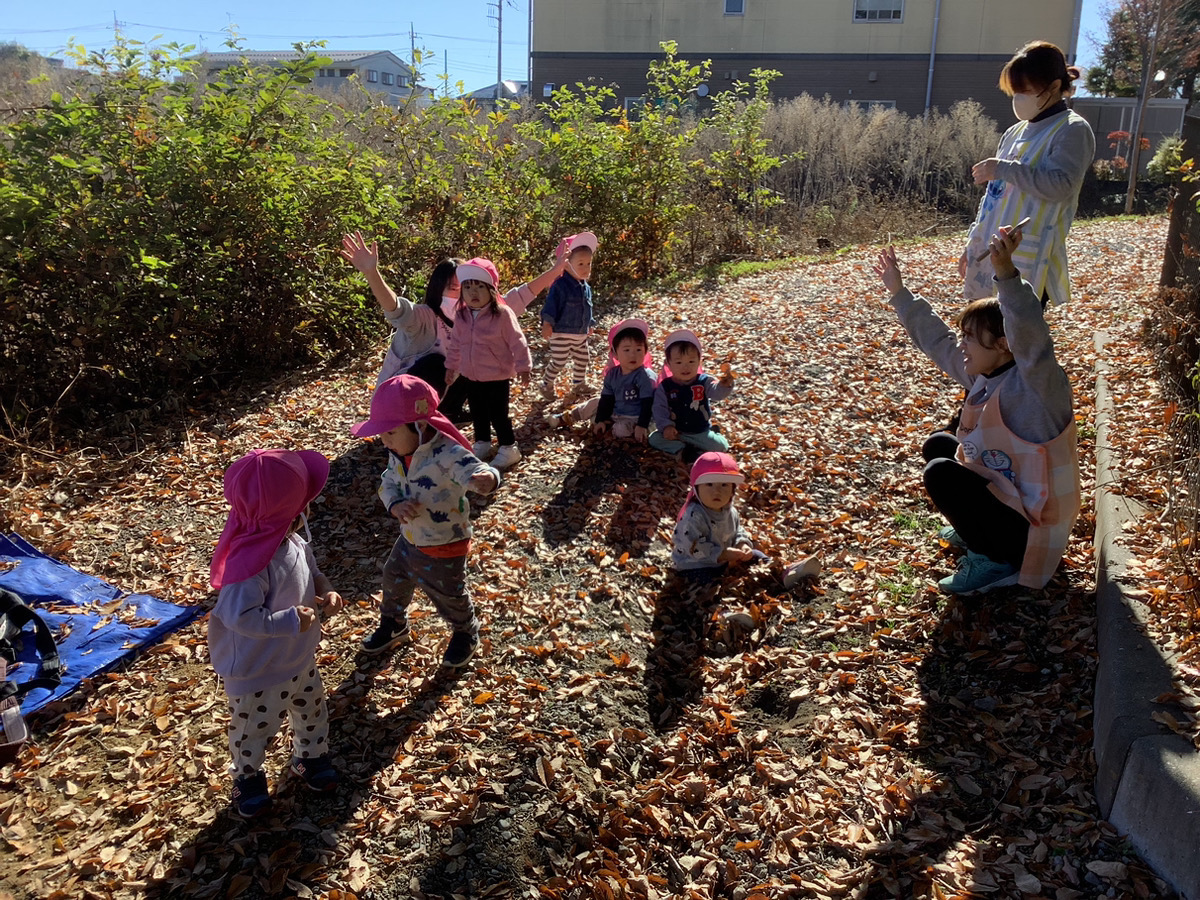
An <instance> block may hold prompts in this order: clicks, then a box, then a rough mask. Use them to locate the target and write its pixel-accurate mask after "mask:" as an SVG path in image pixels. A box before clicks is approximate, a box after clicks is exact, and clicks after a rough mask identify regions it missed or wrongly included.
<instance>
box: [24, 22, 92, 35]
mask: <svg viewBox="0 0 1200 900" xmlns="http://www.w3.org/2000/svg"><path fill="white" fill-rule="evenodd" d="M111 27H112V25H111V24H110V23H108V22H97V23H94V24H92V25H68V26H67V27H66V28H10V29H8V30H7V31H6V34H58V33H60V32H72V31H88V30H91V29H93V28H111Z"/></svg>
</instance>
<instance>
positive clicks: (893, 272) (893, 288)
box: [875, 247, 904, 296]
mask: <svg viewBox="0 0 1200 900" xmlns="http://www.w3.org/2000/svg"><path fill="white" fill-rule="evenodd" d="M875 274H876V275H878V276H879V277H880V278H881V279H882V280H883V286H884V287H885V288H887V289H888V292H889V293H890V294H892V295H893V296H894V295H896V294H898V293H900V291H902V290H904V277H903V276H902V275H901V274H900V264H899V263H898V262H896V248H895V247H884V248H883V249H882V250H880V251H879V258H878V259H877V260H876V261H875Z"/></svg>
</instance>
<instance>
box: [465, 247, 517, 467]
mask: <svg viewBox="0 0 1200 900" xmlns="http://www.w3.org/2000/svg"><path fill="white" fill-rule="evenodd" d="M499 280H500V279H499V276H498V275H497V274H496V267H495V266H494V265H492V263H491V261H490V260H486V259H480V258H476V259H472V260H471V261H470V262H466V263H463V264H462V265H461V266H459V267H458V281H459V285H460V288H459V290H460V291H461V294H462V296H461V297H460V299H459V301H458V309H457V311H456V312H455V314H454V330H453V331H452V332H451V334H450V344H449V346H448V347H447V349H446V383H447V384H450V385H453V384H454V382H455V381H456V380H457V379H459V378H465V379H466V380H467V389H466V395H467V402H468V403H469V404H470V406H471V422H472V424H473V426H474V429H475V443H474V445H472V447H471V450H472V452H474V454H475V455H476V456H477V457H479V458H480V459H487V457H488V456H489V455H490V454H491V449H492V428H493V426H494V427H495V429H496V439H497V440H498V441H499V442H500V449H499V450H497V451H496V458H495V460H494V461H493V462H494V463H495V465H496V468H498V469H506V468H508V467H509V466H512V465H514V464H516V463H517V461H518V460H520V458H521V451H520V450H519V449H518V448H517V439H516V436H515V435H514V434H513V426H512V418H511V417H510V416H509V413H508V400H509V387H510V385H511V384H512V379H513V377H514V376H518V377H520V379H521V382H522V383H523V384H525V383H528V382H529V372H530V370H531V369H532V368H533V360H532V358H531V357H530V355H529V344H528V343H526V341H525V334H524V332H522V331H521V327H520V326H519V325H518V324H517V317H516V314H514V313H513V311H512V310H511V309H509V308H508V307H507V306H504V305H502V304H501V303H500V294H499V291H498V290H497V288H496V285H497V284H498V283H499Z"/></svg>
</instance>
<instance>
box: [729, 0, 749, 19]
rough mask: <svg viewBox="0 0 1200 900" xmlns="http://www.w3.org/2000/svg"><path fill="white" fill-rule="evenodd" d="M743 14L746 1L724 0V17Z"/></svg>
mask: <svg viewBox="0 0 1200 900" xmlns="http://www.w3.org/2000/svg"><path fill="white" fill-rule="evenodd" d="M745 14H746V0H725V15H727V16H744V15H745Z"/></svg>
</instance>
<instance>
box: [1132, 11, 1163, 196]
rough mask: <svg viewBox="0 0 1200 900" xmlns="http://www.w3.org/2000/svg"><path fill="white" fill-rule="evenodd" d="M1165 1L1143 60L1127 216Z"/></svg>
mask: <svg viewBox="0 0 1200 900" xmlns="http://www.w3.org/2000/svg"><path fill="white" fill-rule="evenodd" d="M1162 8H1163V0H1157V2H1156V3H1155V5H1154V31H1153V32H1152V33H1151V35H1150V53H1149V54H1148V55H1147V58H1146V59H1145V60H1143V65H1144V67H1145V71H1144V72H1143V73H1142V92H1141V96H1139V97H1138V105H1137V116H1136V118H1135V119H1134V120H1133V128H1131V129H1130V130H1129V131H1130V141H1129V183H1128V184H1127V185H1126V186H1125V214H1126V215H1129V214H1130V213H1132V212H1133V200H1134V194H1135V193H1136V192H1137V181H1138V166H1139V162H1138V155H1139V153H1140V151H1141V149H1142V122H1143V120H1144V119H1145V118H1146V101H1147V100H1149V99H1150V84H1151V81H1152V79H1153V77H1154V55H1155V53H1157V52H1158V30H1159V27H1160V26H1161V25H1162Z"/></svg>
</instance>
